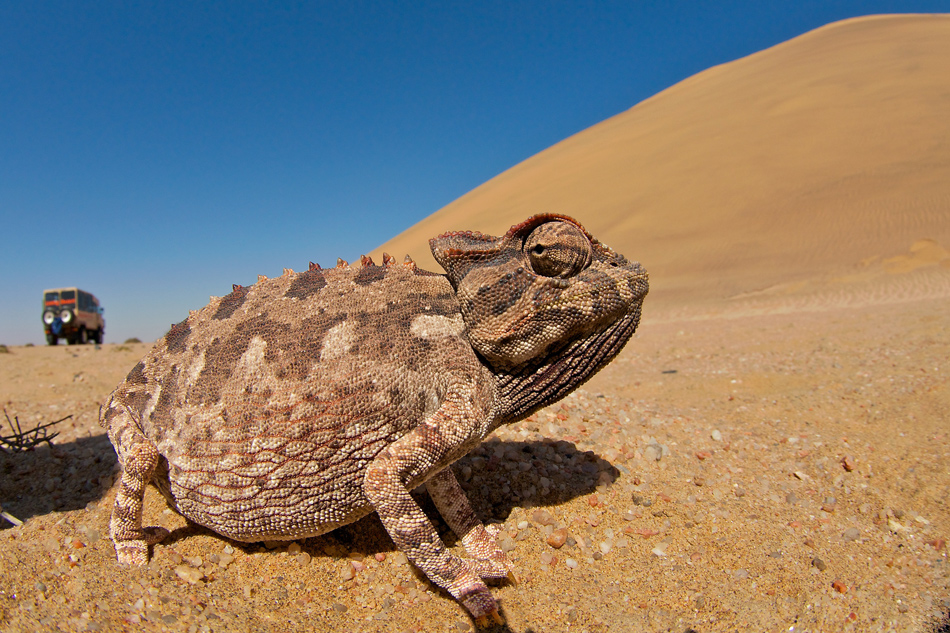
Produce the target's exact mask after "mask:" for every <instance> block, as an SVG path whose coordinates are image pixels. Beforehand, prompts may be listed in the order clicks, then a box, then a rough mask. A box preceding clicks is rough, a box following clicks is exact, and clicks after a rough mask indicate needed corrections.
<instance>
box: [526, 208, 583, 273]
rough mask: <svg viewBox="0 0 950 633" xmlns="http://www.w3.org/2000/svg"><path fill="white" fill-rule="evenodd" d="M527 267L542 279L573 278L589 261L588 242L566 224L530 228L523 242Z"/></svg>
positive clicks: (551, 223)
mask: <svg viewBox="0 0 950 633" xmlns="http://www.w3.org/2000/svg"><path fill="white" fill-rule="evenodd" d="M524 253H525V255H527V257H528V261H529V262H531V268H532V269H533V270H534V272H536V273H537V274H539V275H541V276H543V277H561V278H562V279H564V278H567V277H573V276H574V275H576V274H577V273H579V272H581V271H582V270H584V269H585V268H586V267H587V266H588V265H589V264H590V259H591V247H590V240H588V239H587V236H586V235H585V234H584V232H583V231H582V230H580V229H579V228H577V227H576V226H574V225H573V224H570V223H568V222H548V223H546V224H542V225H541V226H539V227H538V228H536V229H534V230H533V231H532V232H531V234H530V235H529V236H528V238H527V239H526V240H525V242H524Z"/></svg>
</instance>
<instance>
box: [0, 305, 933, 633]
mask: <svg viewBox="0 0 950 633" xmlns="http://www.w3.org/2000/svg"><path fill="white" fill-rule="evenodd" d="M948 308H950V306H948V304H947V302H946V301H944V302H939V301H934V302H930V303H927V302H921V303H917V304H913V305H909V304H899V305H894V306H884V307H881V306H877V307H875V308H874V309H870V308H869V309H854V310H851V311H846V312H844V313H840V314H839V313H834V312H816V313H804V314H795V315H771V316H761V317H744V318H736V319H716V320H696V321H689V322H682V321H681V322H666V323H662V322H658V321H653V322H647V323H645V324H644V326H643V328H642V329H641V333H640V335H639V338H638V339H637V340H634V341H633V342H632V343H631V344H630V345H629V346H628V350H627V351H626V352H624V354H623V355H621V357H620V358H619V359H618V360H617V361H616V362H615V363H613V364H612V365H610V366H609V367H608V368H607V369H606V370H605V371H604V372H602V373H601V374H600V375H599V376H597V377H596V378H595V379H594V380H592V381H591V382H590V383H588V384H587V385H586V386H585V387H584V388H582V389H581V390H580V391H578V392H577V393H575V394H574V395H572V396H570V397H568V398H567V399H565V400H564V401H563V402H561V403H558V404H556V405H554V406H552V407H550V408H548V409H545V410H543V411H540V412H538V413H537V414H535V415H534V416H532V418H531V419H529V420H527V421H525V422H524V423H521V424H518V425H513V426H510V427H506V428H503V429H500V430H499V431H497V432H496V433H495V434H494V435H493V436H492V437H490V438H488V439H487V440H486V442H485V443H484V444H483V445H482V446H480V447H479V448H477V449H476V450H475V451H473V452H472V453H471V454H470V455H469V456H466V457H465V458H463V459H462V460H460V461H459V462H458V463H457V464H456V465H455V468H456V473H457V474H458V475H459V480H460V481H461V482H462V485H463V487H465V488H466V490H467V491H468V494H469V496H470V497H471V499H472V502H473V506H474V507H475V510H476V512H477V513H478V514H479V515H480V516H481V517H483V518H485V519H487V520H488V522H495V523H496V525H497V526H498V528H499V530H500V532H499V538H498V542H499V544H500V545H501V546H502V548H503V549H505V550H506V551H507V552H508V555H509V557H510V558H511V559H512V560H513V562H514V567H515V571H516V573H517V575H518V576H519V577H520V578H521V580H522V582H521V583H520V584H518V585H513V584H508V583H495V584H493V586H492V593H493V595H495V596H496V597H498V598H499V599H500V601H501V604H502V607H503V612H504V614H505V617H506V619H507V620H508V622H509V624H510V625H511V628H512V630H532V629H533V630H544V631H568V630H571V631H573V630H589V631H608V630H666V629H670V630H687V629H688V628H692V629H693V630H697V631H706V630H709V631H713V630H778V629H784V630H789V629H790V627H793V626H794V627H796V630H798V629H803V630H804V629H808V630H841V629H842V628H844V629H846V630H847V629H848V627H851V628H852V630H875V629H878V630H897V631H902V630H907V631H917V630H925V628H924V626H925V624H926V623H927V622H931V621H933V618H934V617H936V616H935V615H934V614H935V613H936V614H938V615H939V614H940V613H945V612H946V611H947V610H948V609H950V604H945V600H946V599H947V596H950V579H948V576H950V574H948V568H947V562H946V557H947V548H946V539H947V538H948V536H947V535H948V528H950V514H948V513H950V511H948V509H947V507H946V506H945V505H944V504H943V503H942V502H941V497H940V494H941V492H940V491H944V490H946V489H947V488H948V487H950V474H948V473H947V471H946V468H945V464H946V458H947V456H950V434H948V433H947V431H946V429H945V427H946V424H945V420H943V419H942V418H941V417H940V415H939V412H940V411H943V410H945V409H942V408H940V403H941V402H944V400H941V398H945V397H946V384H947V383H946V376H945V374H946V371H947V370H946V369H945V367H946V365H945V359H946V358H948V357H950V335H948V333H947V325H946V319H945V314H946V313H947V312H948V311H950V310H948ZM67 349H68V348H57V349H44V348H33V349H31V350H29V351H27V350H25V349H24V348H16V347H15V348H11V351H10V354H9V355H5V357H4V364H3V365H0V397H2V398H3V400H4V402H5V403H6V404H5V406H6V407H7V409H8V410H9V411H10V412H11V414H12V413H17V414H18V415H19V416H20V420H21V423H22V422H24V421H26V422H33V423H36V422H43V421H49V420H50V419H55V418H54V416H59V417H61V416H62V415H65V414H67V413H78V414H79V421H78V423H77V424H76V425H72V424H70V426H69V428H68V429H66V433H65V434H64V435H63V436H62V438H57V440H61V442H57V443H55V444H54V446H53V447H52V448H51V449H50V448H48V447H45V446H44V447H41V448H40V449H37V450H36V451H33V452H32V453H30V454H18V455H12V454H0V503H2V505H3V508H4V510H5V511H8V512H9V513H10V514H12V515H13V516H16V517H18V518H21V519H23V520H24V521H25V523H24V525H23V526H21V527H16V528H14V527H10V526H6V528H5V529H2V530H0V567H2V568H3V569H5V570H15V573H14V574H12V575H11V576H8V577H5V579H4V580H5V582H6V583H7V585H6V587H5V589H4V590H5V592H6V593H5V594H2V595H0V623H2V626H0V628H4V629H9V630H31V629H35V628H37V626H45V627H46V628H47V629H54V628H56V626H62V627H65V628H67V629H69V628H71V629H75V630H80V629H81V628H83V627H86V628H87V629H88V625H89V624H94V625H95V626H96V627H99V628H100V630H123V629H130V628H136V629H142V630H147V631H151V630H156V631H158V630H169V631H192V630H193V631H196V632H197V631H202V630H204V629H203V627H207V630H212V631H232V630H233V631H238V630H248V629H252V630H260V631H284V630H291V629H293V630H298V629H299V630H320V631H351V630H352V631H374V630H381V627H385V630H394V631H417V633H418V632H422V631H445V630H449V629H452V628H454V629H456V630H461V629H459V628H458V626H457V625H458V623H460V622H462V623H468V624H469V625H471V624H472V623H471V622H470V621H468V619H467V618H466V617H465V616H464V613H463V612H462V611H461V610H460V607H459V606H458V605H457V603H455V602H454V601H452V600H450V599H449V598H447V597H446V594H445V593H444V592H442V591H441V590H439V589H436V588H434V587H433V586H432V585H431V584H429V582H428V581H427V580H426V579H425V578H423V577H421V576H419V575H418V574H417V572H416V571H415V570H414V568H413V567H411V566H410V565H409V564H408V562H407V561H406V559H405V556H404V555H403V554H402V553H401V552H396V551H394V550H393V547H392V543H391V541H390V540H389V538H388V536H387V535H386V534H385V532H384V531H383V530H382V528H381V526H380V525H379V522H378V520H377V519H376V518H375V517H374V516H369V517H367V518H365V519H363V520H361V521H359V522H358V523H356V524H354V525H352V526H348V527H344V528H341V529H340V530H337V531H336V532H333V533H331V534H328V535H324V536H321V537H316V538H312V539H303V540H298V541H295V542H287V541H283V542H280V541H278V542H273V543H268V544H265V545H261V544H244V543H235V542H230V541H228V540H227V539H224V538H223V537H219V536H217V535H214V534H212V533H210V532H208V531H207V530H203V529H200V528H195V527H192V526H189V525H188V524H187V523H186V522H184V521H183V520H182V519H181V518H180V517H178V516H177V515H176V514H174V513H173V512H167V513H166V511H165V505H164V502H163V500H162V498H161V496H160V495H158V494H157V493H156V492H155V491H153V490H151V489H150V490H149V491H148V493H147V497H146V506H145V511H144V514H145V517H146V521H147V523H148V524H150V525H162V526H164V527H166V528H168V529H171V530H172V531H173V538H172V539H169V540H168V541H166V542H165V543H162V544H159V545H157V546H155V547H154V548H153V555H152V560H151V562H150V563H149V565H147V566H146V567H143V568H140V569H129V568H120V567H117V566H116V565H115V562H114V552H113V551H112V545H111V542H110V540H109V538H108V524H109V513H110V511H111V504H112V500H113V496H114V488H113V482H114V481H115V473H116V470H115V457H114V453H113V452H112V450H111V447H110V446H109V444H108V441H107V440H106V439H105V438H104V437H103V435H102V432H101V430H100V429H98V427H97V426H96V424H95V412H96V410H97V409H98V401H99V399H101V398H102V397H103V395H104V394H106V393H108V391H109V390H110V389H111V388H112V386H114V384H116V383H117V382H118V381H119V380H121V378H122V376H123V375H124V373H125V372H127V371H128V369H129V367H131V366H132V365H134V363H135V360H136V359H137V357H138V356H141V354H142V353H144V352H143V351H139V352H138V353H136V354H132V353H126V352H123V351H113V350H112V349H111V348H110V346H108V345H105V346H103V348H102V349H101V350H99V351H98V352H94V351H93V350H92V349H91V348H90V349H81V350H75V351H76V353H77V356H75V357H74V356H72V354H71V353H67V351H66V350H67ZM94 354H99V355H98V356H96V355H94ZM34 356H35V358H34ZM126 356H129V358H126ZM11 363H13V364H11ZM44 363H45V364H44ZM670 366H672V367H676V368H677V369H678V372H677V374H675V375H669V374H662V373H661V369H662V368H668V367H670ZM80 372H82V374H83V376H84V379H83V380H82V381H77V382H73V381H72V376H73V375H75V374H77V373H80ZM110 372H111V373H110ZM60 373H61V374H62V375H63V377H65V378H66V380H61V379H60V377H59V375H60ZM39 376H46V377H45V378H43V379H42V380H37V379H36V377H39ZM44 381H45V384H46V385H47V387H43V388H40V387H39V386H38V385H39V384H43V383H44ZM51 383H57V384H60V385H62V387H59V388H57V389H56V390H52V389H50V388H49V387H48V385H49V384H51ZM51 405H55V406H56V409H52V408H51ZM71 422H72V421H71ZM717 432H718V433H717ZM700 455H701V456H702V457H699V456H700ZM47 488H49V489H47ZM420 499H421V500H422V503H423V506H424V508H425V509H426V511H427V512H428V513H429V514H430V516H434V514H435V513H434V509H433V507H432V505H431V503H429V502H428V500H427V499H426V496H425V494H424V493H422V495H421V496H420ZM436 525H437V527H438V529H439V530H440V533H441V534H442V535H443V537H444V538H445V539H446V541H447V542H448V543H450V544H451V546H452V551H453V552H455V553H457V554H459V555H464V552H463V551H462V549H461V547H460V545H459V543H458V541H457V540H456V539H455V537H454V536H453V535H451V533H449V532H447V530H446V528H445V526H444V525H443V524H442V523H441V522H440V521H436ZM267 545H271V546H273V547H271V548H268V547H267ZM13 595H15V596H16V598H15V599H14V598H12V597H11V596H13ZM83 614H87V615H88V617H84V616H83ZM852 614H853V615H854V618H853V619H852V617H851V616H852ZM43 618H50V619H49V620H46V622H48V624H43V625H37V624H36V623H37V622H40V621H41V620H42V619H43Z"/></svg>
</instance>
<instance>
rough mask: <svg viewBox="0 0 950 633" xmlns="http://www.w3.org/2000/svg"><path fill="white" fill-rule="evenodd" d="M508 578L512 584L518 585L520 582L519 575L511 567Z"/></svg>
mask: <svg viewBox="0 0 950 633" xmlns="http://www.w3.org/2000/svg"><path fill="white" fill-rule="evenodd" d="M506 578H507V579H508V582H510V583H511V584H512V585H514V586H518V584H519V582H518V577H517V576H515V572H514V571H512V570H510V569H509V570H508V575H507V576H506Z"/></svg>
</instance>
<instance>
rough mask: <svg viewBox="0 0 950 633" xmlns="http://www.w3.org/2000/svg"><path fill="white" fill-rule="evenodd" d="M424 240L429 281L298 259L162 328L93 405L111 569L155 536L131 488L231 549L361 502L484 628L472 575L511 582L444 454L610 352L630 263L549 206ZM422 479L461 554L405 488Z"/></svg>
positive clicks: (331, 521) (577, 378)
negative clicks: (111, 467)
mask: <svg viewBox="0 0 950 633" xmlns="http://www.w3.org/2000/svg"><path fill="white" fill-rule="evenodd" d="M429 245H430V248H431V250H432V254H433V256H434V257H435V260H436V261H437V262H438V263H439V264H440V265H441V266H442V267H443V268H444V269H445V274H436V273H432V272H428V271H425V270H423V269H421V268H419V267H418V266H417V265H416V264H415V263H414V262H413V261H412V260H411V259H410V258H409V257H408V256H407V257H406V260H405V262H404V263H397V262H396V261H395V259H394V258H393V257H391V256H390V255H388V254H384V255H383V264H382V265H376V264H375V263H374V262H373V261H372V259H371V258H368V257H366V256H363V257H361V261H360V263H359V264H355V265H352V266H351V265H349V264H348V263H347V262H345V261H343V260H338V262H337V266H336V267H335V268H330V269H323V268H321V267H320V266H319V265H316V264H313V263H311V264H310V266H309V269H308V270H307V271H303V272H294V271H292V270H290V269H285V270H284V274H283V275H282V276H280V277H274V278H266V277H264V276H260V277H258V281H257V283H255V284H253V285H250V286H240V285H234V287H233V291H232V292H231V293H230V294H229V295H227V296H224V297H212V298H211V301H210V303H209V304H208V305H206V306H205V307H204V308H202V309H200V310H197V311H191V312H190V314H189V316H188V318H187V319H185V320H183V321H181V322H180V323H178V324H176V325H173V326H172V327H171V329H170V330H169V331H168V333H167V334H165V336H164V337H163V338H161V339H160V340H159V341H158V342H157V343H156V344H155V346H154V347H153V348H152V349H151V350H150V351H149V353H148V354H147V355H146V356H145V358H143V359H142V360H141V361H140V362H139V363H138V364H136V365H135V366H134V367H133V368H132V370H131V371H130V372H129V374H128V376H127V377H126V379H125V381H124V382H123V383H122V384H120V385H119V386H118V387H117V388H116V389H115V390H114V391H113V392H112V394H111V395H110V396H109V398H108V399H107V401H106V402H105V404H103V405H102V407H101V408H100V412H99V421H100V424H101V425H102V426H103V427H104V428H105V429H106V430H107V431H108V435H109V439H110V441H111V442H112V444H113V446H114V447H115V450H116V453H117V455H118V461H119V464H120V465H121V468H122V472H121V476H120V479H119V482H118V485H117V491H116V496H115V503H114V508H113V511H112V517H111V520H110V528H109V529H110V536H111V538H112V541H113V543H114V545H115V551H116V556H117V558H118V561H119V562H120V563H123V564H130V565H142V564H145V563H146V562H147V561H148V554H149V547H150V546H152V545H155V544H157V543H159V542H161V541H162V540H163V539H164V538H165V537H166V536H168V531H167V530H166V529H164V528H161V527H143V525H142V505H143V495H144V492H145V488H146V486H147V485H148V484H152V485H153V486H154V487H155V488H156V489H157V490H158V491H159V492H160V493H161V494H162V495H163V496H164V497H165V499H166V501H167V503H168V504H169V506H170V507H171V508H173V509H174V510H175V511H177V512H178V513H179V514H181V515H183V516H184V517H185V518H187V519H188V520H190V521H192V522H194V523H197V524H199V525H202V526H205V527H207V528H209V529H211V530H212V531H214V532H216V533H218V534H220V535H223V536H224V537H227V538H229V539H233V540H235V541H241V542H256V541H263V540H293V539H300V538H306V537H311V536H317V535H320V534H324V533H326V532H329V531H331V530H333V529H335V528H337V527H340V526H342V525H346V524H349V523H352V522H354V521H356V520H358V519H360V518H362V517H363V516H366V515H367V514H370V513H371V512H373V511H375V512H376V513H377V514H378V516H379V519H380V521H381V522H382V524H383V526H384V527H385V529H386V531H387V532H388V534H389V535H390V536H391V537H392V540H393V542H394V544H395V545H396V547H397V548H398V549H399V550H401V551H402V552H403V553H405V554H406V556H407V557H408V559H409V560H410V561H412V563H413V564H414V565H415V566H417V567H418V568H419V569H420V570H421V571H422V572H424V573H425V575H426V576H427V577H428V578H429V579H430V580H431V581H432V582H433V583H434V584H436V585H438V586H440V587H442V588H444V589H445V590H447V591H448V592H449V593H450V594H451V595H452V596H453V597H454V598H455V599H456V600H457V601H459V602H460V603H461V604H462V605H463V606H464V607H465V609H467V610H468V612H469V613H470V614H471V616H472V617H473V618H474V619H475V620H476V622H477V623H478V624H479V625H484V624H486V623H488V621H489V618H493V619H494V620H495V621H496V622H499V623H501V622H503V618H502V617H501V616H500V615H499V613H498V603H497V602H496V600H495V599H494V597H493V596H492V594H491V592H490V591H489V589H488V587H487V585H486V584H485V579H505V578H511V579H514V575H513V567H512V564H511V563H510V561H509V560H508V558H507V556H506V555H505V554H504V553H503V552H502V550H501V549H500V547H499V546H498V545H497V543H496V541H495V532H494V531H493V530H492V529H490V528H486V527H485V526H484V524H483V523H482V522H481V521H480V520H479V519H478V517H477V516H476V514H475V512H474V510H473V509H472V507H471V505H470V503H469V501H468V499H467V497H466V495H465V493H464V492H463V490H462V488H461V486H460V484H459V483H458V481H457V480H456V478H455V475H454V474H453V471H452V468H451V464H452V463H453V462H455V461H456V460H458V459H459V458H460V457H462V456H464V455H465V454H467V453H468V452H469V451H471V450H472V449H473V448H474V447H476V446H477V445H478V444H479V442H481V441H482V439H483V438H485V437H486V436H487V435H488V434H490V433H491V432H492V431H493V430H494V429H496V428H498V427H499V426H501V425H504V424H510V423H513V422H516V421H519V420H522V419H524V418H526V417H528V416H529V415H531V414H532V413H533V412H535V411H537V410H538V409H540V408H542V407H545V406H547V405H549V404H551V403H553V402H556V401H557V400H559V399H561V398H563V397H564V396H566V395H567V394H568V393H570V392H571V391H573V390H574V389H576V388H577V387H578V386H580V385H581V384H582V383H584V382H585V381H586V380H588V379H589V378H590V377H591V376H593V375H594V374H595V373H596V372H597V371H599V370H600V369H601V368H602V367H604V366H605V365H606V364H607V363H608V362H609V361H610V360H611V359H613V358H614V357H615V356H616V355H617V354H618V353H619V352H620V350H621V349H622V348H623V347H624V345H625V344H626V342H627V341H628V340H629V339H630V338H631V336H632V335H633V333H634V331H635V330H636V328H637V325H638V323H639V320H640V313H641V307H642V303H643V299H644V297H645V296H646V294H647V292H648V289H649V283H648V275H647V272H646V270H645V269H644V268H643V267H642V266H641V265H640V264H639V263H637V262H631V261H628V260H627V259H625V258H624V257H623V256H622V255H619V254H617V253H616V252H614V251H613V250H611V249H610V248H609V247H607V246H606V245H604V244H602V243H601V242H599V241H597V240H596V239H594V238H593V237H592V236H591V235H590V234H589V233H588V232H587V231H586V230H585V229H584V228H583V227H582V226H581V225H580V224H579V223H578V222H577V221H575V220H574V219H572V218H570V217H568V216H565V215H559V214H543V215H536V216H534V217H531V218H529V219H528V220H526V221H524V222H522V223H521V224H518V225H516V226H513V227H512V228H511V229H510V230H509V231H508V232H507V233H506V234H505V235H503V236H501V237H493V236H490V235H484V234H482V233H477V232H471V231H464V232H462V231H456V232H448V233H444V234H442V235H440V236H438V237H436V238H433V239H432V240H430V242H429ZM423 484H424V485H425V487H426V490H427V491H428V493H429V495H430V496H431V498H432V500H433V502H434V504H435V506H436V508H437V510H438V511H439V513H440V514H441V515H442V517H443V518H444V519H445V521H446V523H447V524H448V526H449V527H450V528H451V529H452V530H453V531H454V532H455V533H456V534H457V535H458V537H459V538H460V540H461V543H462V545H463V546H464V549H465V552H466V557H464V558H463V557H460V556H456V555H454V554H453V553H451V552H449V551H448V550H447V549H446V547H445V545H444V544H443V543H442V541H441V540H440V538H439V536H438V534H437V532H436V530H435V528H434V527H433V524H432V523H431V522H430V520H429V519H428V518H427V516H426V515H425V513H424V512H423V511H422V509H421V508H420V507H419V505H418V503H417V502H416V501H415V500H414V498H413V497H412V496H411V495H410V491H412V490H414V489H415V488H416V487H418V486H420V485H423Z"/></svg>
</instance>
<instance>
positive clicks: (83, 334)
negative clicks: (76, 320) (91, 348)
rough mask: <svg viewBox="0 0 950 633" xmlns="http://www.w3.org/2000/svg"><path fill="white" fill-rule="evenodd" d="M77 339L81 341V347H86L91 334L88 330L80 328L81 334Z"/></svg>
mask: <svg viewBox="0 0 950 633" xmlns="http://www.w3.org/2000/svg"><path fill="white" fill-rule="evenodd" d="M76 338H77V339H79V344H80V345H85V344H86V343H88V342H89V332H87V331H86V328H84V327H81V328H79V334H78V335H76Z"/></svg>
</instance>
